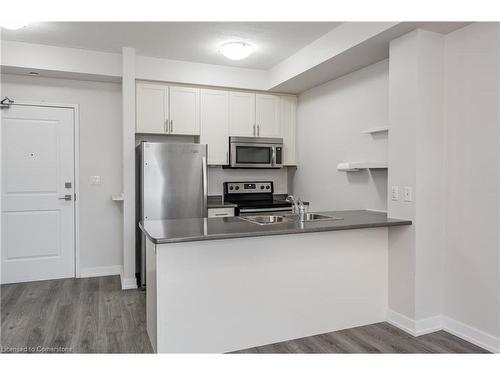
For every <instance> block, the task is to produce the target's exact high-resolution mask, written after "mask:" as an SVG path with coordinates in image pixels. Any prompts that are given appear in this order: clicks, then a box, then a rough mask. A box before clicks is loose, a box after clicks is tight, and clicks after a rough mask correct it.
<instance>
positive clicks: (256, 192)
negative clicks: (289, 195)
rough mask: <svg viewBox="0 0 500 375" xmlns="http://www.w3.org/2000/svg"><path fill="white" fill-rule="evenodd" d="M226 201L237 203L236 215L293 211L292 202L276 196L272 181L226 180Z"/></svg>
mask: <svg viewBox="0 0 500 375" xmlns="http://www.w3.org/2000/svg"><path fill="white" fill-rule="evenodd" d="M224 202H229V203H233V204H236V206H237V207H236V212H235V213H236V215H250V214H253V215H255V214H259V213H268V212H292V204H291V203H290V202H287V201H286V200H284V199H277V198H274V184H273V182H272V181H251V182H224Z"/></svg>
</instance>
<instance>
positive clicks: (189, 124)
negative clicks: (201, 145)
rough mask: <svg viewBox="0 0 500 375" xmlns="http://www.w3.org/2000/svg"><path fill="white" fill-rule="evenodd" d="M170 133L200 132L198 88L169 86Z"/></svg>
mask: <svg viewBox="0 0 500 375" xmlns="http://www.w3.org/2000/svg"><path fill="white" fill-rule="evenodd" d="M169 126H170V134H186V135H199V134H200V89H198V88H194V87H181V86H170V124H169Z"/></svg>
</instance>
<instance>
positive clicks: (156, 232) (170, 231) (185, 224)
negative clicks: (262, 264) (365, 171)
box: [140, 210, 412, 244]
mask: <svg viewBox="0 0 500 375" xmlns="http://www.w3.org/2000/svg"><path fill="white" fill-rule="evenodd" d="M321 213H322V214H326V215H329V216H336V217H341V218H342V220H325V221H314V222H304V223H300V222H289V223H279V224H268V225H258V224H254V223H251V222H249V221H246V220H243V219H241V218H240V217H238V216H236V217H224V218H209V219H207V218H199V219H196V218H195V219H170V220H150V221H145V222H144V223H140V227H141V229H142V231H143V232H144V233H145V234H146V236H147V237H148V238H149V239H150V240H151V241H152V242H153V243H156V244H164V243H175V242H190V241H205V240H219V239H228V238H241V237H257V236H272V235H280V234H294V233H308V232H325V231H335V230H346V229H361V228H377V227H392V226H396V225H411V223H412V222H411V221H410V220H399V219H391V218H388V217H387V214H385V213H382V212H376V211H367V210H359V211H327V212H321Z"/></svg>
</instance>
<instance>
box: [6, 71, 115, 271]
mask: <svg viewBox="0 0 500 375" xmlns="http://www.w3.org/2000/svg"><path fill="white" fill-rule="evenodd" d="M1 81H2V94H3V95H8V96H9V97H11V98H13V99H14V100H29V101H45V102H49V103H50V102H52V103H54V102H55V103H68V104H78V105H79V106H80V197H78V199H79V202H80V267H81V271H82V273H83V275H85V274H90V273H91V272H98V271H99V269H97V270H96V269H95V267H112V268H113V269H119V268H120V267H121V265H122V212H121V209H122V208H121V203H119V202H113V201H111V195H112V194H118V193H120V192H121V190H122V169H121V163H122V161H121V160H122V155H121V149H122V138H121V132H122V130H121V128H122V125H121V117H122V115H121V87H120V84H117V83H101V82H87V81H76V80H63V79H54V78H41V77H28V76H17V75H6V74H4V75H2V76H1ZM94 175H99V176H101V179H102V185H100V186H94V185H90V180H89V177H90V176H94ZM100 271H103V269H101V270H100ZM104 271H105V270H104ZM118 272H119V271H118ZM116 273H117V272H116Z"/></svg>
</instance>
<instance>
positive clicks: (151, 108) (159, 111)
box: [135, 83, 168, 134]
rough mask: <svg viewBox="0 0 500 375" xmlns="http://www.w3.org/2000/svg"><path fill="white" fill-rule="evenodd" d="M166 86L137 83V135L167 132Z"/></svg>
mask: <svg viewBox="0 0 500 375" xmlns="http://www.w3.org/2000/svg"><path fill="white" fill-rule="evenodd" d="M167 121H168V86H162V85H153V84H147V83H138V84H137V86H136V125H135V129H136V132H137V133H161V134H165V133H167V132H168V129H167Z"/></svg>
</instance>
